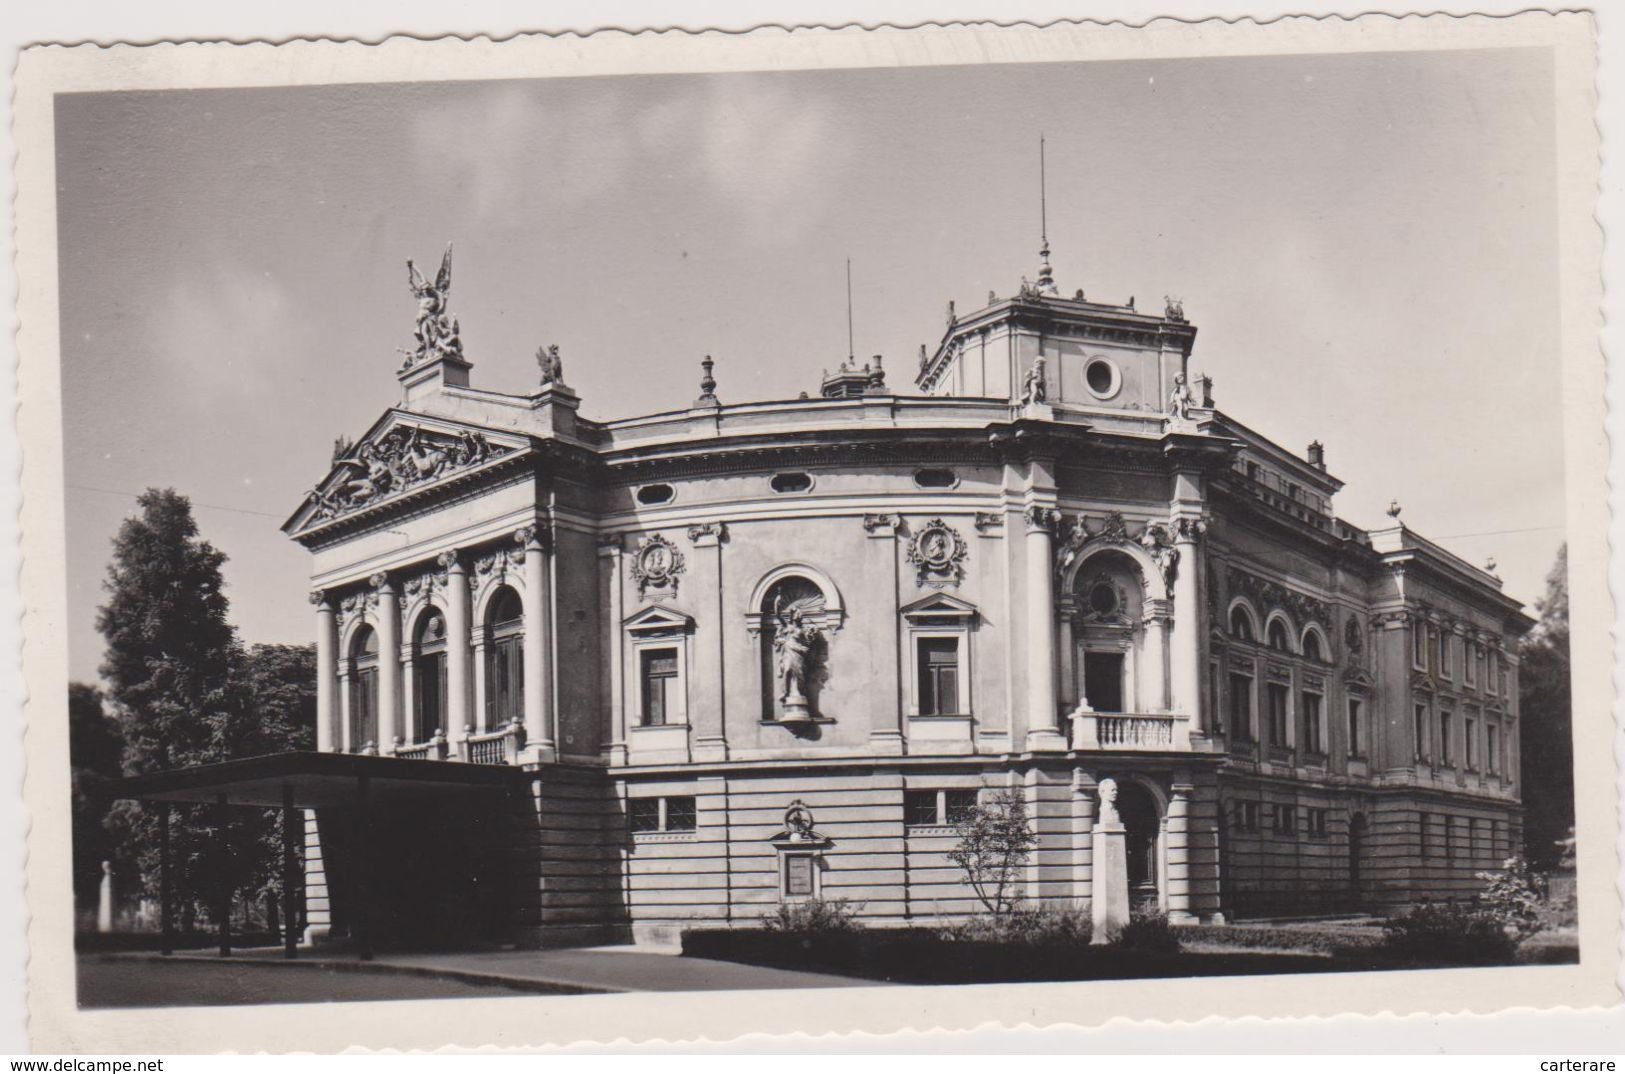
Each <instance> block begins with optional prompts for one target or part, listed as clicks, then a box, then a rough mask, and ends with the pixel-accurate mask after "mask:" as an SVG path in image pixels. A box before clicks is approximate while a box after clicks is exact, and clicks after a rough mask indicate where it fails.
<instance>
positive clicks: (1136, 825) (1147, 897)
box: [1117, 780, 1162, 910]
mask: <svg viewBox="0 0 1625 1074" xmlns="http://www.w3.org/2000/svg"><path fill="white" fill-rule="evenodd" d="M1117 812H1118V815H1119V816H1121V817H1122V818H1123V827H1124V829H1126V837H1125V843H1126V847H1125V849H1126V850H1127V858H1128V899H1129V906H1130V907H1132V908H1133V909H1135V910H1155V909H1157V907H1158V905H1159V904H1160V903H1161V901H1162V861H1161V858H1162V855H1161V854H1160V853H1158V851H1159V847H1160V838H1161V835H1162V815H1161V811H1160V810H1159V809H1158V806H1157V800H1156V798H1155V797H1153V796H1152V794H1151V792H1150V791H1149V790H1147V789H1146V788H1145V787H1143V786H1141V785H1140V784H1138V783H1136V782H1134V781H1132V780H1126V781H1124V782H1123V783H1122V784H1120V785H1119V787H1118V792H1117Z"/></svg>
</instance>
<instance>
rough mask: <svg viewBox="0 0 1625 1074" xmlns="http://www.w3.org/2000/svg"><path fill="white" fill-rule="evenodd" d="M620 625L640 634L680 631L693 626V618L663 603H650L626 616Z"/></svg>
mask: <svg viewBox="0 0 1625 1074" xmlns="http://www.w3.org/2000/svg"><path fill="white" fill-rule="evenodd" d="M621 625H622V626H624V627H625V628H626V629H627V630H630V631H633V632H635V633H640V634H649V633H656V632H668V631H675V632H682V631H687V630H691V629H692V628H693V626H694V619H693V617H692V616H687V615H684V614H683V613H682V612H679V611H674V610H673V609H671V608H668V607H666V606H665V605H663V604H651V605H649V607H647V608H644V609H643V610H642V611H640V612H638V613H637V614H635V615H632V616H628V617H627V618H626V619H625V620H624V621H623V622H622V624H621Z"/></svg>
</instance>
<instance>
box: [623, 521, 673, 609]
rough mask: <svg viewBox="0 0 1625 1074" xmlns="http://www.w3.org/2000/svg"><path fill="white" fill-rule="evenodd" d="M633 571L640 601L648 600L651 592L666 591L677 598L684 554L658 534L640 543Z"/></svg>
mask: <svg viewBox="0 0 1625 1074" xmlns="http://www.w3.org/2000/svg"><path fill="white" fill-rule="evenodd" d="M631 569H632V580H633V581H634V582H636V583H637V586H638V599H640V600H642V599H646V598H647V596H648V593H649V591H650V590H655V591H666V592H669V593H670V594H671V595H672V596H674V597H675V596H676V595H677V578H678V576H679V575H680V574H682V573H683V554H682V553H681V552H679V551H678V550H677V546H676V545H675V544H673V543H672V542H671V541H669V540H667V539H666V538H665V537H662V536H661V535H660V534H658V533H657V534H655V535H654V536H653V537H648V538H645V539H644V540H642V541H640V542H638V550H637V551H636V552H635V553H633V555H632V568H631Z"/></svg>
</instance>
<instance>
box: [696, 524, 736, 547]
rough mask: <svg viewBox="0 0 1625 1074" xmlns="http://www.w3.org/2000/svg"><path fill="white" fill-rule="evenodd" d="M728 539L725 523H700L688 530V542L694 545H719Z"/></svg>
mask: <svg viewBox="0 0 1625 1074" xmlns="http://www.w3.org/2000/svg"><path fill="white" fill-rule="evenodd" d="M727 539H728V524H727V523H726V522H702V523H700V524H699V525H697V526H690V527H689V528H688V540H689V543H690V544H695V545H713V544H721V543H722V542H723V541H726V540H727Z"/></svg>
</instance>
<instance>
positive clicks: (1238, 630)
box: [1230, 604, 1253, 641]
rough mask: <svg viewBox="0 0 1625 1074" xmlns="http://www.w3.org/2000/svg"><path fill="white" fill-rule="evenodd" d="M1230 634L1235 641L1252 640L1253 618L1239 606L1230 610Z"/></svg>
mask: <svg viewBox="0 0 1625 1074" xmlns="http://www.w3.org/2000/svg"><path fill="white" fill-rule="evenodd" d="M1230 633H1231V635H1232V636H1233V637H1234V638H1235V639H1236V640H1237V641H1252V640H1253V617H1252V616H1250V615H1248V614H1247V609H1246V608H1243V607H1242V606H1241V605H1239V604H1238V605H1236V606H1235V607H1234V608H1231V609H1230Z"/></svg>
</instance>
